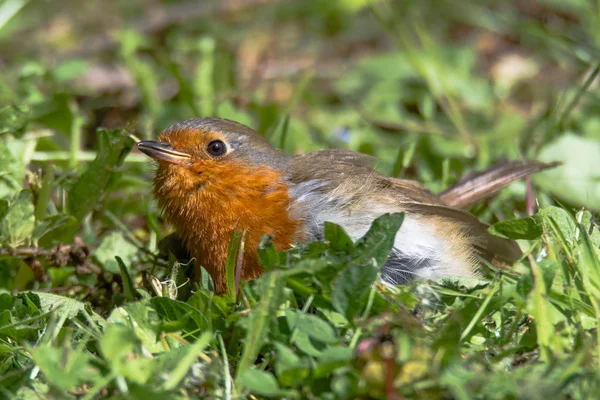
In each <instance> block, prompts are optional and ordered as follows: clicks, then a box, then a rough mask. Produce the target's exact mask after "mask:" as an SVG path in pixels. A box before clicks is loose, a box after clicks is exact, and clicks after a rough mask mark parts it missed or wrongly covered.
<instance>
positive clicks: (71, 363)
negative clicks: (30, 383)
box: [31, 345, 100, 391]
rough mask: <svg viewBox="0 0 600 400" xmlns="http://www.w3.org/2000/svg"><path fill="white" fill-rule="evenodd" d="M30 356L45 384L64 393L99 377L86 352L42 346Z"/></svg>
mask: <svg viewBox="0 0 600 400" xmlns="http://www.w3.org/2000/svg"><path fill="white" fill-rule="evenodd" d="M31 356H32V358H33V361H34V362H35V364H36V365H37V366H38V367H39V368H40V370H41V371H42V372H43V373H44V375H45V377H46V379H47V382H49V383H50V384H51V385H52V386H54V387H58V388H60V389H61V390H64V391H69V390H73V389H74V388H75V387H76V386H79V385H82V384H84V383H88V382H92V381H94V380H95V379H97V378H99V377H100V373H99V371H98V370H97V369H96V368H94V367H93V366H92V364H91V363H90V362H91V361H92V359H93V357H92V355H91V354H90V353H88V352H81V351H77V350H75V349H69V348H62V347H51V346H48V345H42V346H37V347H36V348H33V349H31Z"/></svg>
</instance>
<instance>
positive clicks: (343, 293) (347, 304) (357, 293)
mask: <svg viewBox="0 0 600 400" xmlns="http://www.w3.org/2000/svg"><path fill="white" fill-rule="evenodd" d="M377 274H378V269H376V268H373V267H372V266H370V265H350V266H348V267H347V268H346V269H344V270H342V271H341V272H340V273H339V274H338V276H337V277H336V278H335V279H334V281H333V284H332V287H333V293H332V294H331V301H332V303H333V307H334V308H335V309H336V310H337V311H338V312H339V313H340V314H342V315H344V316H345V317H346V318H347V319H348V320H350V321H351V320H352V318H354V316H355V315H356V314H358V313H359V312H361V310H363V309H364V307H363V304H364V303H365V297H366V294H367V293H368V292H369V291H370V290H371V285H372V284H373V282H374V281H375V280H376V279H377Z"/></svg>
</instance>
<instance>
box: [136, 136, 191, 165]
mask: <svg viewBox="0 0 600 400" xmlns="http://www.w3.org/2000/svg"><path fill="white" fill-rule="evenodd" d="M137 146H138V149H140V151H141V152H142V153H144V154H146V155H147V156H148V157H150V158H153V159H155V160H156V161H162V162H167V163H169V164H176V165H189V163H190V160H191V158H192V156H191V155H189V154H187V153H182V152H181V151H177V150H175V149H174V148H173V146H171V144H170V143H167V142H156V141H154V140H142V141H141V142H138V144H137Z"/></svg>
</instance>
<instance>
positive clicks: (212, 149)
mask: <svg viewBox="0 0 600 400" xmlns="http://www.w3.org/2000/svg"><path fill="white" fill-rule="evenodd" d="M206 152H207V153H208V154H210V155H211V156H213V157H221V156H222V155H223V154H225V153H226V152H227V146H226V145H225V143H223V142H222V141H220V140H213V141H212V142H210V143H209V144H208V146H206Z"/></svg>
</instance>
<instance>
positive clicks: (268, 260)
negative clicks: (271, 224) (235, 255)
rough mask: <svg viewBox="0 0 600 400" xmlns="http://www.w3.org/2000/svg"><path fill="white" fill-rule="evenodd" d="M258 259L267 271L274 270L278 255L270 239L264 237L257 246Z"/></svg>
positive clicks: (266, 236)
mask: <svg viewBox="0 0 600 400" xmlns="http://www.w3.org/2000/svg"><path fill="white" fill-rule="evenodd" d="M258 259H259V261H260V265H262V266H263V267H264V268H265V269H266V270H267V271H268V270H271V269H273V268H275V267H276V266H277V264H278V262H279V254H278V253H277V250H276V249H275V245H274V244H273V241H272V240H271V237H270V236H268V235H264V236H263V237H261V239H260V243H259V244H258Z"/></svg>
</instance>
